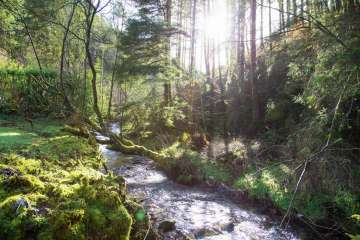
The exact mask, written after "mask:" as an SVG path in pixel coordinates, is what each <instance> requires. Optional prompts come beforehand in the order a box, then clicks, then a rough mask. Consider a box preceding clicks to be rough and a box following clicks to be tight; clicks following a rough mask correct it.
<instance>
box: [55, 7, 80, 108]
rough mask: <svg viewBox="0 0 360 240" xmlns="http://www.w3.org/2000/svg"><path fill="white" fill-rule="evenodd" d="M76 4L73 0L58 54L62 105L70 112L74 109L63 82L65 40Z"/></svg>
mask: <svg viewBox="0 0 360 240" xmlns="http://www.w3.org/2000/svg"><path fill="white" fill-rule="evenodd" d="M76 5H77V3H76V2H74V3H73V5H72V8H71V12H70V15H69V18H68V21H67V24H66V28H65V32H64V37H63V40H62V46H61V56H60V74H59V78H60V87H61V91H62V93H63V97H64V105H65V107H66V108H67V109H68V110H69V111H70V112H74V111H75V109H74V107H73V106H72V104H71V102H70V100H69V97H68V95H67V94H66V89H65V83H64V61H65V49H66V41H67V37H68V34H69V30H70V26H71V23H72V19H73V17H74V13H75V9H76Z"/></svg>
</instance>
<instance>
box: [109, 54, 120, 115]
mask: <svg viewBox="0 0 360 240" xmlns="http://www.w3.org/2000/svg"><path fill="white" fill-rule="evenodd" d="M118 52H119V48H118V47H116V53H115V62H114V66H113V69H112V74H111V83H110V96H109V105H108V111H107V117H108V118H110V116H111V105H112V98H113V91H114V81H115V74H116V66H117V61H118Z"/></svg>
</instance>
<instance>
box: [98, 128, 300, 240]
mask: <svg viewBox="0 0 360 240" xmlns="http://www.w3.org/2000/svg"><path fill="white" fill-rule="evenodd" d="M111 130H112V131H113V132H115V133H119V129H118V128H117V126H116V124H112V125H111ZM98 137H99V138H104V137H101V136H98ZM99 148H100V151H101V153H102V154H103V156H104V158H105V160H106V161H107V166H108V168H109V169H111V170H112V171H113V172H114V173H115V174H119V175H122V176H124V178H125V179H126V182H127V190H128V193H129V194H130V196H133V197H135V198H137V199H139V200H140V201H141V203H142V204H143V205H144V207H145V208H146V209H147V211H148V212H149V214H150V216H151V218H152V220H153V221H154V222H155V224H159V223H160V222H162V221H164V220H171V221H175V226H176V230H175V231H173V232H169V233H167V234H165V235H164V239H165V240H170V239H179V240H180V239H182V237H180V236H184V235H186V236H189V237H190V238H194V239H204V240H270V239H275V240H285V239H286V240H289V239H300V237H299V235H298V234H297V233H296V231H295V230H294V229H291V228H287V229H285V230H284V229H281V228H280V227H279V223H278V222H276V221H273V220H272V219H270V217H268V216H266V215H261V214H258V213H255V212H254V211H252V210H250V209H248V208H245V207H244V208H243V207H242V206H241V205H239V204H235V203H234V202H232V201H231V200H230V199H228V198H227V197H226V196H225V194H222V193H221V192H219V191H215V190H214V189H211V188H207V187H202V186H194V187H190V186H183V185H180V184H177V183H175V182H173V181H171V180H170V179H168V178H167V177H166V175H165V174H164V173H163V172H161V171H160V170H158V169H157V168H156V166H155V163H154V162H153V161H152V160H150V159H148V158H145V157H141V156H130V155H125V154H122V153H121V152H116V151H113V150H109V149H107V147H106V145H100V147H99Z"/></svg>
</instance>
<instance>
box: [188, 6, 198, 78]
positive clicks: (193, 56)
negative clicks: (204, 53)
mask: <svg viewBox="0 0 360 240" xmlns="http://www.w3.org/2000/svg"><path fill="white" fill-rule="evenodd" d="M196 4H197V0H193V6H192V17H191V18H192V24H191V49H190V73H191V74H192V73H193V71H194V67H195V41H196V36H195V33H196V29H195V28H196Z"/></svg>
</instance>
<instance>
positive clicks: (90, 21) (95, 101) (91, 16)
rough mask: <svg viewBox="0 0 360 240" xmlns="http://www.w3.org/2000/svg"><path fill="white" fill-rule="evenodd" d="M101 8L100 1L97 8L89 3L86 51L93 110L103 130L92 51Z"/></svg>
mask: <svg viewBox="0 0 360 240" xmlns="http://www.w3.org/2000/svg"><path fill="white" fill-rule="evenodd" d="M99 6H100V0H99V1H98V3H97V5H96V6H94V5H93V4H92V2H91V1H90V0H89V1H87V9H86V31H85V32H86V38H85V51H86V56H87V60H88V63H89V67H90V70H91V74H92V78H91V88H92V94H93V109H94V112H95V114H96V116H97V119H98V122H99V124H100V126H101V128H103V129H105V125H104V120H103V117H102V114H101V112H100V109H99V104H98V93H97V86H96V77H97V74H96V69H95V65H94V62H93V56H92V54H91V50H90V44H91V33H92V27H93V23H94V19H95V15H96V13H97V10H98V8H99Z"/></svg>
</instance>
